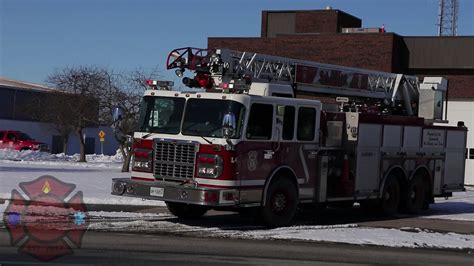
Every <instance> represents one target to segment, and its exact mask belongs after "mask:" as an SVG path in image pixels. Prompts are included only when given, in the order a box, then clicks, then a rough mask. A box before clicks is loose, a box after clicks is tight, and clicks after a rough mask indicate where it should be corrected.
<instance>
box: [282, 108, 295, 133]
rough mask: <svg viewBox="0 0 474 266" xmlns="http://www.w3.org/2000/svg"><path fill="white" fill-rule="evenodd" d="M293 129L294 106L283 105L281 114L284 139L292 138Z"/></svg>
mask: <svg viewBox="0 0 474 266" xmlns="http://www.w3.org/2000/svg"><path fill="white" fill-rule="evenodd" d="M294 131H295V107H294V106H285V114H284V115H283V133H282V137H283V139H284V140H292V139H293V135H294Z"/></svg>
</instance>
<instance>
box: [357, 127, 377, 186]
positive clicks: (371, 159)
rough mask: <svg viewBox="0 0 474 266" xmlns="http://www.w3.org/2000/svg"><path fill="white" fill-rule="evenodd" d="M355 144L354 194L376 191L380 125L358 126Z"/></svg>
mask: <svg viewBox="0 0 474 266" xmlns="http://www.w3.org/2000/svg"><path fill="white" fill-rule="evenodd" d="M358 137H359V139H358V144H357V166H356V180H355V191H356V194H372V193H373V192H374V191H378V189H379V182H380V144H381V140H382V125H375V124H360V125H359V134H358Z"/></svg>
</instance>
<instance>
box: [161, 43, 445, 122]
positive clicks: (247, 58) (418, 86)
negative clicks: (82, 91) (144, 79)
mask: <svg viewBox="0 0 474 266" xmlns="http://www.w3.org/2000/svg"><path fill="white" fill-rule="evenodd" d="M167 69H176V74H177V75H178V76H179V77H182V76H183V73H184V72H185V70H186V69H188V70H190V71H192V72H193V73H195V76H194V77H191V78H189V77H184V78H183V83H184V84H185V85H186V86H188V87H191V88H204V89H206V90H208V91H216V90H222V91H223V92H234V93H249V91H250V90H251V85H252V84H253V83H269V84H279V85H288V88H291V90H292V96H293V97H298V95H299V94H306V95H313V96H322V97H332V96H335V97H337V98H336V100H337V101H338V102H340V103H341V109H342V108H344V106H345V107H351V106H352V107H356V108H357V107H359V108H360V107H362V106H365V107H375V108H377V110H378V112H379V113H380V114H399V115H406V116H419V117H423V118H425V119H427V121H431V122H435V121H436V122H441V121H444V119H445V118H446V116H445V115H443V111H445V105H446V91H447V80H446V79H444V78H441V77H425V78H424V79H423V81H422V82H420V79H419V78H418V77H416V76H409V75H405V74H396V73H388V72H381V71H372V70H367V69H361V68H353V67H344V66H337V65H331V64H323V63H318V62H313V61H307V60H298V59H293V58H287V57H280V56H271V55H264V54H259V53H253V52H241V51H235V50H230V49H198V48H190V47H187V48H180V49H175V50H173V51H171V53H170V54H169V56H168V60H167Z"/></svg>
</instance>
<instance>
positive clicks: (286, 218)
mask: <svg viewBox="0 0 474 266" xmlns="http://www.w3.org/2000/svg"><path fill="white" fill-rule="evenodd" d="M296 189H297V188H296V186H295V185H294V184H293V182H291V181H290V180H289V179H288V178H278V179H277V180H274V181H272V183H271V184H270V187H269V188H268V191H267V195H266V199H265V206H264V207H262V210H261V215H262V217H261V218H262V222H263V223H264V224H265V225H266V226H268V227H279V226H285V225H289V224H290V223H291V221H292V220H293V217H294V216H295V214H296V209H297V205H298V192H297V190H296Z"/></svg>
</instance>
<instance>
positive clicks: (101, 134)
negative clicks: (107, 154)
mask: <svg viewBox="0 0 474 266" xmlns="http://www.w3.org/2000/svg"><path fill="white" fill-rule="evenodd" d="M99 141H100V153H101V154H102V155H104V141H105V132H104V131H103V130H101V131H99Z"/></svg>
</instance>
